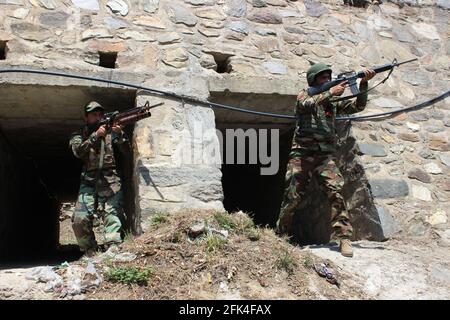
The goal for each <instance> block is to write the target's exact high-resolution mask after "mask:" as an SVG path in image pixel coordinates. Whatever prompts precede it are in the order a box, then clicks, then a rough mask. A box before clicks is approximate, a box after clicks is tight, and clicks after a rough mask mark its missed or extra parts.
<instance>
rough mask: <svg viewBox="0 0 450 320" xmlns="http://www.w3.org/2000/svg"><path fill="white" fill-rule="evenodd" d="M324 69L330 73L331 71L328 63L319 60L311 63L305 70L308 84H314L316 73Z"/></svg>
mask: <svg viewBox="0 0 450 320" xmlns="http://www.w3.org/2000/svg"><path fill="white" fill-rule="evenodd" d="M324 71H329V72H330V73H331V72H332V70H331V66H330V65H329V64H325V63H320V62H319V63H316V64H313V65H312V66H311V67H310V68H309V69H308V72H306V80H307V81H308V85H309V86H312V85H313V84H314V80H316V77H317V75H318V74H319V73H321V72H324Z"/></svg>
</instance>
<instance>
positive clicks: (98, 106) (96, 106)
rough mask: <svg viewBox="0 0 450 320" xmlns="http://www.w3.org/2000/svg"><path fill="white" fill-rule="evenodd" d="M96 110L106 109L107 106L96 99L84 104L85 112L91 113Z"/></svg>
mask: <svg viewBox="0 0 450 320" xmlns="http://www.w3.org/2000/svg"><path fill="white" fill-rule="evenodd" d="M96 110H100V111H105V108H103V107H102V105H101V104H100V103H98V102H96V101H91V102H89V103H88V104H87V105H85V106H84V113H89V112H92V111H96Z"/></svg>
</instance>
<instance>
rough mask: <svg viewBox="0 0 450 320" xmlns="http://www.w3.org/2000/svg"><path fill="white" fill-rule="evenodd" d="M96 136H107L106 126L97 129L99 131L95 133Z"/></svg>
mask: <svg viewBox="0 0 450 320" xmlns="http://www.w3.org/2000/svg"><path fill="white" fill-rule="evenodd" d="M95 134H96V135H97V137H104V136H105V135H106V128H105V126H104V125H103V126H101V127H99V128H98V129H97V131H96V132H95Z"/></svg>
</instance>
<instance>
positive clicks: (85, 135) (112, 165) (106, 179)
mask: <svg viewBox="0 0 450 320" xmlns="http://www.w3.org/2000/svg"><path fill="white" fill-rule="evenodd" d="M84 111H85V121H86V125H85V126H84V127H83V128H82V129H81V130H79V131H78V132H75V133H73V134H72V136H71V138H70V147H71V149H72V152H73V154H74V155H75V156H76V157H77V158H79V159H81V160H82V162H83V168H82V172H81V181H80V190H79V194H78V200H77V203H76V206H75V212H74V215H73V217H72V228H73V231H74V233H75V236H76V238H77V241H78V245H79V246H80V249H81V250H82V251H84V252H86V254H87V255H92V254H93V253H95V251H96V250H97V242H96V239H95V235H94V232H93V220H94V214H95V215H97V213H101V214H99V215H100V216H102V218H103V223H104V227H105V228H104V229H105V240H106V245H111V244H114V243H116V244H117V243H121V242H122V239H121V228H122V221H123V219H124V215H123V194H122V190H121V189H122V188H121V185H122V183H121V179H120V175H119V173H118V172H117V168H116V161H115V157H114V149H113V146H117V149H118V150H119V151H120V152H126V151H127V150H126V147H127V143H128V141H127V138H126V136H125V133H124V132H123V131H122V128H121V127H120V126H113V127H112V130H111V131H110V132H107V131H106V128H105V126H104V125H103V126H101V127H99V128H98V129H97V130H95V131H93V132H91V129H90V127H92V125H93V124H95V123H96V122H97V121H99V120H101V119H102V117H103V113H104V108H103V107H102V106H101V105H100V104H98V103H97V102H95V101H93V102H90V103H89V104H87V105H86V106H85V108H84ZM96 199H97V201H96ZM95 206H97V208H95Z"/></svg>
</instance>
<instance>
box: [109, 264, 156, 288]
mask: <svg viewBox="0 0 450 320" xmlns="http://www.w3.org/2000/svg"><path fill="white" fill-rule="evenodd" d="M152 273H153V269H152V268H149V267H147V268H143V269H139V268H137V267H119V268H117V267H112V268H110V269H109V270H108V271H106V274H105V278H106V280H107V281H110V282H119V283H124V284H132V283H137V284H139V285H147V281H148V278H149V277H150V276H151V274H152Z"/></svg>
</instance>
